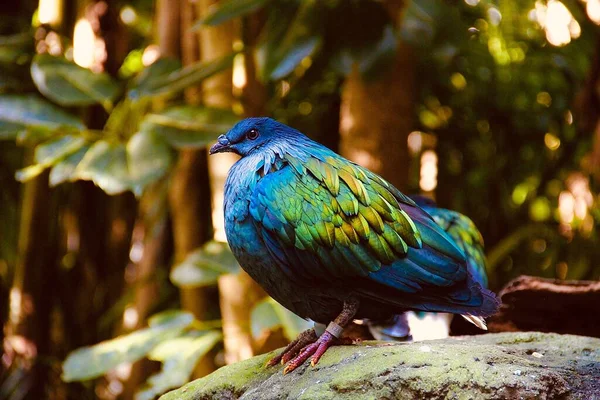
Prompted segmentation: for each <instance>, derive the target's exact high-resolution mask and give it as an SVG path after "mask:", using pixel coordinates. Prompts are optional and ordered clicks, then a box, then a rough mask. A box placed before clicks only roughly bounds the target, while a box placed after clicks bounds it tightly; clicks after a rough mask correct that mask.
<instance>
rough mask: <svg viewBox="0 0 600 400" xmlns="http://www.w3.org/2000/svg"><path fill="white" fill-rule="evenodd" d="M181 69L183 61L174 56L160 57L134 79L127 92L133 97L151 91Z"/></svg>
mask: <svg viewBox="0 0 600 400" xmlns="http://www.w3.org/2000/svg"><path fill="white" fill-rule="evenodd" d="M180 69H181V62H180V61H179V60H177V59H174V58H168V57H163V58H159V59H158V60H156V61H155V62H153V63H152V64H150V65H149V66H147V67H146V68H144V69H143V70H142V72H140V73H139V74H138V75H137V76H136V77H135V79H133V81H132V85H131V87H130V88H129V91H128V92H127V95H128V96H129V98H131V99H136V98H139V97H141V96H143V95H145V94H146V95H147V94H148V93H150V92H151V91H152V90H153V88H156V87H160V86H161V85H162V84H163V83H164V80H165V79H167V77H168V76H169V75H170V74H172V73H173V72H175V71H177V70H180Z"/></svg>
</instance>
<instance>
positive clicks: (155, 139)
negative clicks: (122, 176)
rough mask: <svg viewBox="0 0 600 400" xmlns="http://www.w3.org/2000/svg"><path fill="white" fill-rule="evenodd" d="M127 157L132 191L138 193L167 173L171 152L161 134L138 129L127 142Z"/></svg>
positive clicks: (171, 156)
mask: <svg viewBox="0 0 600 400" xmlns="http://www.w3.org/2000/svg"><path fill="white" fill-rule="evenodd" d="M127 159H128V163H129V176H130V179H131V182H132V185H133V186H134V193H135V194H136V195H140V194H141V192H142V190H143V189H144V187H146V186H147V185H148V184H150V183H152V182H155V181H157V180H158V179H159V178H161V177H163V176H164V175H165V174H166V173H167V171H168V170H169V167H170V166H171V162H172V160H173V154H172V150H171V147H170V146H169V145H168V144H167V142H166V141H165V140H164V139H163V138H162V137H161V136H159V135H158V134H156V133H154V132H151V131H140V132H138V133H136V134H135V135H133V136H132V137H131V138H130V139H129V142H127Z"/></svg>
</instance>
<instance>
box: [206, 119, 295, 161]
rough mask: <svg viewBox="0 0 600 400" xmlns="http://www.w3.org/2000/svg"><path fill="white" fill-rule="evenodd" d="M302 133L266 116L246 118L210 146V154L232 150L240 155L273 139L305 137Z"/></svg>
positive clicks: (250, 151) (248, 152)
mask: <svg viewBox="0 0 600 400" xmlns="http://www.w3.org/2000/svg"><path fill="white" fill-rule="evenodd" d="M305 138H306V136H304V135H303V134H302V133H300V132H298V131H297V130H295V129H293V128H290V127H289V126H287V125H284V124H282V123H280V122H277V121H275V120H274V119H271V118H268V117H259V118H247V119H244V120H242V121H240V122H238V123H237V124H235V126H234V127H233V128H231V129H230V130H229V132H227V133H226V134H224V135H221V136H219V138H218V139H217V143H216V144H215V145H214V146H213V147H211V149H210V154H214V153H223V152H232V153H236V154H238V155H240V156H242V157H244V156H247V155H248V154H250V153H252V152H253V151H254V150H257V149H260V148H262V147H264V146H266V145H268V144H269V143H272V142H274V141H281V140H286V139H291V140H292V141H293V140H294V139H296V140H297V139H305Z"/></svg>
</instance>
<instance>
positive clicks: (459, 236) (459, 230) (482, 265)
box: [366, 195, 488, 341]
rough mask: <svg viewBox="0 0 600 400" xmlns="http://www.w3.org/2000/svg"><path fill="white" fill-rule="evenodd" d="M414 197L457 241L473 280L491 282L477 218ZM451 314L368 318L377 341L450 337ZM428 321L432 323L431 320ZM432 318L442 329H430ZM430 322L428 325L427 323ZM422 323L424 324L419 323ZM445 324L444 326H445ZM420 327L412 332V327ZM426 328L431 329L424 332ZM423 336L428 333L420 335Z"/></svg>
mask: <svg viewBox="0 0 600 400" xmlns="http://www.w3.org/2000/svg"><path fill="white" fill-rule="evenodd" d="M410 198H411V199H412V200H413V201H414V202H415V203H416V204H417V205H418V206H419V207H421V208H422V209H423V210H425V211H426V212H427V213H428V214H429V215H431V216H432V217H433V220H434V221H435V222H436V223H437V224H438V225H439V226H440V227H441V228H442V229H443V230H444V231H446V233H448V235H449V236H450V237H451V238H452V240H454V243H456V245H457V246H458V248H460V249H461V250H462V251H463V252H464V254H465V258H466V260H467V269H468V271H469V273H470V274H471V276H472V277H473V279H475V280H476V281H477V282H478V283H479V284H480V285H481V286H483V287H484V288H486V287H487V285H488V278H487V268H486V259H485V253H484V249H483V237H482V236H481V232H479V230H478V229H477V227H476V226H475V224H474V223H473V221H471V219H470V218H469V217H467V216H466V215H463V214H461V213H459V212H457V211H453V210H448V209H445V208H440V207H438V206H437V205H436V204H435V201H433V200H432V199H430V198H428V197H424V196H419V195H411V196H410ZM446 316H448V314H433V313H424V312H413V313H410V315H407V313H404V314H398V315H395V316H394V317H392V318H391V319H389V320H387V321H371V320H368V321H366V323H367V326H368V327H369V331H370V332H371V334H372V335H373V336H374V337H375V339H377V340H391V341H406V340H411V339H412V335H413V334H414V335H416V337H415V339H416V340H418V339H419V338H423V337H427V338H433V337H436V338H438V337H446V336H448V333H449V331H450V322H451V318H450V319H448V318H447V317H446ZM427 321H428V322H427ZM432 321H435V322H433V323H434V324H436V325H435V326H436V327H437V329H438V332H430V331H429V330H430V329H432V325H431V324H432ZM424 324H427V325H424ZM419 325H421V326H419ZM442 325H443V326H442ZM415 327H416V328H420V329H417V330H416V332H412V330H411V328H415ZM424 329H426V330H427V332H423V330H424ZM419 335H424V336H423V337H419Z"/></svg>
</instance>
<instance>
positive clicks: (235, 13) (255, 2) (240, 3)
mask: <svg viewBox="0 0 600 400" xmlns="http://www.w3.org/2000/svg"><path fill="white" fill-rule="evenodd" d="M269 1H270V0H225V1H221V2H219V3H215V4H213V5H212V6H210V8H209V9H208V14H207V15H206V16H205V17H204V18H202V19H201V20H200V21H198V22H196V23H195V24H194V26H192V30H198V29H200V28H202V25H211V26H214V25H219V24H222V23H223V22H226V21H229V20H231V19H233V18H237V17H243V16H244V15H247V14H250V13H251V12H253V11H256V10H258V9H260V8H262V7H264V6H265V4H267V2H269Z"/></svg>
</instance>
